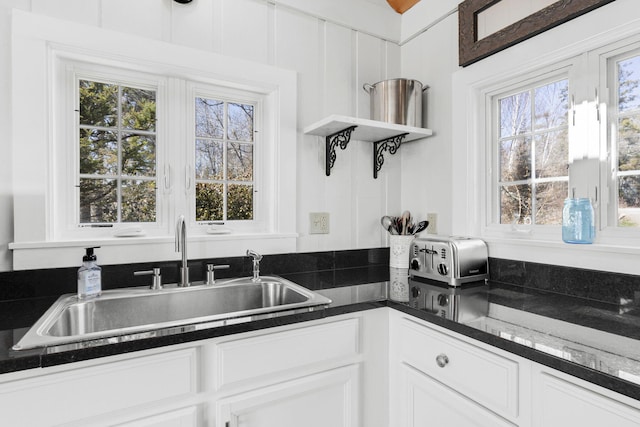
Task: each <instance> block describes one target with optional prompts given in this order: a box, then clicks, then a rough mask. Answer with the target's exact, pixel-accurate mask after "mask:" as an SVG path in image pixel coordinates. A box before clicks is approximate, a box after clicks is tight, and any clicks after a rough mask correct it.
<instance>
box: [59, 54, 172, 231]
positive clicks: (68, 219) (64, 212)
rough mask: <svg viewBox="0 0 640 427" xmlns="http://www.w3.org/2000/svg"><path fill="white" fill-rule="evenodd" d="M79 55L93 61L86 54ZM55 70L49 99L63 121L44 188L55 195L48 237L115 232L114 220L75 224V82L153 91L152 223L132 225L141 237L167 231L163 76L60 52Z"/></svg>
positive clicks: (76, 136) (76, 161)
mask: <svg viewBox="0 0 640 427" xmlns="http://www.w3.org/2000/svg"><path fill="white" fill-rule="evenodd" d="M83 59H84V60H92V59H91V58H83ZM94 61H95V59H94ZM54 68H55V71H56V76H59V77H56V84H55V85H54V86H53V97H52V99H53V100H55V101H54V102H55V104H54V108H53V118H54V121H55V122H56V123H60V124H63V125H61V126H59V127H58V129H59V133H58V134H57V135H56V137H55V138H54V141H53V142H54V144H55V145H54V153H55V166H54V168H53V170H52V174H53V179H52V180H51V182H50V189H49V191H50V192H51V193H52V194H53V195H54V197H52V200H51V210H52V216H53V218H52V221H53V227H52V230H51V231H52V240H64V239H92V238H109V237H110V236H111V235H112V234H113V232H114V231H115V230H118V229H119V228H120V225H119V224H115V225H114V226H113V227H91V226H90V225H88V226H79V212H78V204H79V189H76V190H75V191H70V189H72V188H76V185H77V184H78V164H79V158H78V155H79V151H78V147H79V144H80V142H79V135H78V128H77V117H78V114H79V112H78V111H79V107H80V106H79V104H78V103H79V92H78V82H79V80H94V81H103V82H110V83H115V84H120V85H124V86H134V87H141V88H147V89H153V90H155V91H156V108H157V110H156V182H157V185H158V191H157V192H156V194H157V199H156V206H157V211H156V222H154V223H137V224H136V225H137V226H138V227H140V229H141V230H143V231H144V234H145V235H148V236H162V235H166V230H168V219H169V218H168V210H167V208H166V205H167V204H168V203H169V200H167V196H168V194H167V192H165V191H163V188H162V187H161V185H162V183H163V181H164V176H163V168H161V165H164V164H165V163H166V159H167V152H166V142H165V141H164V139H165V138H166V134H167V126H166V123H167V113H166V110H165V108H164V107H165V105H166V93H165V92H166V78H164V77H162V76H157V75H151V74H148V73H140V72H135V71H132V70H127V69H123V68H114V67H107V66H104V65H97V64H96V63H95V62H94V63H91V62H85V61H82V62H81V61H78V60H77V59H73V58H69V57H66V56H65V55H57V58H56V60H55V66H54ZM70 112H74V113H75V114H72V113H70ZM123 226H127V224H123Z"/></svg>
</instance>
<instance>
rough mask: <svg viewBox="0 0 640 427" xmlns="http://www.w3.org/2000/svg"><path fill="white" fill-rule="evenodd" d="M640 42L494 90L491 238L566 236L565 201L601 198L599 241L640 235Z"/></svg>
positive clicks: (517, 79)
mask: <svg viewBox="0 0 640 427" xmlns="http://www.w3.org/2000/svg"><path fill="white" fill-rule="evenodd" d="M639 45H640V44H639V43H629V42H627V43H619V44H616V45H612V46H606V47H603V48H600V49H595V50H592V51H589V52H586V53H583V54H582V55H580V56H579V57H576V58H574V59H567V60H565V61H562V62H558V63H556V64H553V65H550V66H546V67H544V68H542V69H540V70H538V71H534V72H529V73H527V74H525V75H520V76H517V77H514V78H513V79H509V80H504V81H503V82H501V83H499V84H497V85H495V87H494V88H492V89H491V90H488V91H487V92H486V95H485V96H486V97H487V98H488V100H489V101H488V105H490V106H491V107H490V108H491V110H490V112H491V113H490V115H489V116H488V117H489V120H488V123H489V129H490V132H489V134H490V135H491V137H490V138H489V140H490V141H491V142H490V147H489V149H490V152H491V153H493V155H492V156H491V158H490V159H487V168H488V170H490V171H491V174H490V176H491V179H490V180H489V181H488V190H487V194H488V195H489V200H490V201H491V203H489V206H490V207H489V209H488V216H487V231H489V230H493V231H492V232H500V230H502V231H501V232H503V233H507V234H509V233H512V232H514V231H516V232H518V233H520V232H522V231H526V232H527V234H528V235H531V234H533V235H534V236H538V237H539V238H541V239H548V238H550V239H557V238H559V237H558V236H559V234H558V232H557V228H558V226H559V225H560V224H561V221H562V207H563V201H564V199H565V198H566V197H589V198H591V199H592V202H593V204H594V209H595V210H596V217H597V223H599V230H600V231H599V232H598V235H599V237H600V239H599V241H600V242H603V241H606V242H613V241H614V240H615V239H616V238H621V237H623V236H622V234H621V233H623V232H621V231H616V230H620V229H622V228H624V229H626V230H630V229H637V230H639V231H640V48H639ZM550 70H551V71H550ZM554 70H555V71H554ZM600 94H602V96H600ZM576 99H579V101H576ZM583 159H584V160H587V161H584V160H583ZM585 165H586V166H585ZM602 194H604V195H605V199H602V197H601V195H602ZM606 195H609V197H608V199H606ZM554 227H555V228H554ZM490 232H491V231H490ZM626 234H627V236H628V233H626ZM616 236H617V237H616ZM612 239H613V240H612Z"/></svg>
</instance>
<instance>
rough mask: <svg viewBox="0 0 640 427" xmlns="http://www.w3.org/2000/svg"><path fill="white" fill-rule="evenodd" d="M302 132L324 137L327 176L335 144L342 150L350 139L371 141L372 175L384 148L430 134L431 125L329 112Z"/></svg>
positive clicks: (392, 151)
mask: <svg viewBox="0 0 640 427" xmlns="http://www.w3.org/2000/svg"><path fill="white" fill-rule="evenodd" d="M304 133H305V134H309V135H317V136H323V137H325V143H326V174H327V176H329V175H330V174H331V168H332V167H333V164H334V162H335V160H336V145H339V146H340V148H341V149H343V150H344V149H345V148H347V144H349V141H351V139H355V140H357V141H368V142H373V177H374V178H377V177H378V171H380V168H381V167H382V164H383V163H384V155H383V153H384V151H388V152H389V153H390V154H395V153H396V151H398V148H400V145H401V144H403V143H406V142H409V141H414V140H416V139H421V138H426V137H429V136H431V135H433V132H432V131H431V129H424V128H417V127H413V126H404V125H398V124H395V123H386V122H379V121H377V120H368V119H359V118H356V117H349V116H340V115H331V116H328V117H326V118H324V119H322V120H320V121H318V122H316V123H314V124H312V125H310V126H307V127H306V128H305V129H304Z"/></svg>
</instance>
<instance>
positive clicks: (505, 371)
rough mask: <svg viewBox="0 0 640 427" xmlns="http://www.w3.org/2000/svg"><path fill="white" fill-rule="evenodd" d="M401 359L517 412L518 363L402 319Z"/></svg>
mask: <svg viewBox="0 0 640 427" xmlns="http://www.w3.org/2000/svg"><path fill="white" fill-rule="evenodd" d="M400 322H401V323H400V328H399V330H398V333H399V334H400V340H399V343H400V349H399V352H400V354H399V356H400V359H401V360H402V361H403V362H405V363H407V364H409V365H411V366H413V367H415V368H416V369H419V370H420V371H422V372H424V373H425V374H427V375H429V376H430V377H432V378H434V379H435V380H437V381H439V382H441V383H442V384H444V385H446V386H448V387H450V388H452V389H454V390H456V391H457V392H459V393H461V394H463V395H465V396H467V397H468V398H470V399H472V400H474V401H476V402H478V403H480V404H481V405H483V406H485V407H486V408H488V409H490V410H492V411H494V412H496V413H498V414H500V415H503V416H512V417H517V416H518V363H517V362H516V361H513V360H510V359H507V358H505V357H502V356H500V355H498V354H495V353H491V352H489V351H486V350H483V349H481V348H479V347H476V346H474V345H471V344H468V343H465V342H463V341H461V340H458V339H456V338H453V337H450V336H447V335H445V334H442V333H440V332H437V331H435V330H433V329H431V328H428V327H426V326H423V325H421V324H419V323H416V322H414V321H412V320H409V319H406V318H403V319H401V320H400Z"/></svg>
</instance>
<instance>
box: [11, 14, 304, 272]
mask: <svg viewBox="0 0 640 427" xmlns="http://www.w3.org/2000/svg"><path fill="white" fill-rule="evenodd" d="M11 28H12V49H13V52H14V55H13V58H12V99H13V120H12V129H13V135H12V151H13V159H14V161H13V164H14V165H17V166H16V167H15V168H14V170H13V182H14V191H15V197H14V242H13V243H10V245H9V248H10V249H11V250H12V251H13V268H14V269H15V270H21V269H29V268H51V267H67V266H75V265H78V263H79V260H81V256H82V253H84V250H83V249H82V248H84V247H88V246H101V249H100V250H98V259H99V262H100V263H102V264H118V263H131V262H152V261H163V260H174V259H175V260H177V259H178V258H179V256H180V255H179V254H177V253H175V250H174V230H175V227H174V225H175V218H176V217H177V215H179V214H183V213H185V212H183V210H184V209H183V208H182V207H177V206H176V205H175V204H173V205H171V204H170V203H165V205H167V206H168V207H167V208H166V212H159V215H162V224H161V226H160V227H158V230H157V231H158V234H157V235H153V234H152V233H149V234H148V235H147V236H145V237H136V238H126V239H125V238H115V237H113V236H111V235H110V233H109V230H100V229H92V230H89V231H90V234H92V235H91V236H90V237H86V234H85V236H64V237H62V236H61V235H60V233H61V228H60V224H59V223H56V222H55V221H54V220H53V218H55V210H56V209H57V207H58V206H59V202H60V201H59V200H58V199H57V197H58V196H59V193H56V191H55V190H54V188H56V185H57V184H58V183H59V179H60V178H58V177H57V176H56V173H55V171H58V170H61V169H60V168H64V167H67V166H68V162H70V161H71V159H69V158H68V157H67V158H62V159H61V158H60V157H59V156H57V155H56V154H57V152H56V150H57V147H58V146H59V145H60V144H62V142H63V139H64V138H65V137H66V136H65V133H67V132H68V131H69V129H68V128H67V126H68V124H64V123H65V122H64V121H59V119H60V117H61V114H62V115H63V116H64V114H63V113H62V112H61V110H60V104H63V105H64V104H65V103H66V105H67V106H68V105H73V102H72V100H71V98H72V95H69V94H68V93H67V94H65V95H64V96H63V95H61V93H60V92H59V91H57V90H56V88H59V85H61V84H62V85H63V86H64V84H65V83H68V82H65V79H67V78H68V74H67V73H66V72H65V70H64V67H62V68H63V70H62V72H61V69H60V67H61V64H62V63H65V61H66V63H69V62H70V61H71V62H74V61H75V62H76V63H79V64H80V63H90V64H94V66H96V67H98V68H100V67H103V69H109V68H111V69H114V70H119V69H125V70H127V71H128V72H131V73H133V74H135V73H139V75H144V74H147V75H160V76H168V77H167V78H166V81H165V82H164V83H163V84H165V83H166V88H163V90H165V89H166V93H167V96H171V95H172V94H174V93H175V92H176V91H177V92H180V91H185V90H186V89H185V86H186V84H185V83H184V81H186V80H189V81H193V82H199V83H201V84H204V85H216V86H220V87H225V88H228V89H230V90H235V91H242V92H250V93H255V94H260V96H262V98H263V101H262V102H263V105H264V108H263V109H264V114H263V123H262V130H263V132H262V136H261V137H262V138H263V140H268V141H270V142H269V143H268V144H264V145H265V148H264V152H263V153H262V154H261V155H262V156H263V159H262V161H264V163H265V164H266V165H268V167H265V169H264V170H263V171H261V173H262V177H261V182H260V189H261V191H262V192H263V196H262V197H264V198H265V200H267V201H268V206H266V207H265V209H264V227H263V228H262V230H260V231H256V230H238V231H237V232H233V233H230V234H224V235H214V234H207V233H202V232H200V233H198V232H197V230H196V229H197V227H194V224H193V223H190V229H189V253H188V255H189V258H190V259H196V258H207V257H218V256H238V255H244V253H245V252H246V250H247V249H248V248H252V249H255V250H257V251H258V252H262V253H283V252H294V251H295V249H296V238H297V233H296V212H295V209H292V207H293V206H295V192H296V184H295V181H296V180H295V177H296V168H295V160H296V138H297V129H296V122H297V120H296V98H297V93H296V88H297V82H296V73H295V72H293V71H289V70H284V69H279V68H276V67H272V66H268V65H264V64H259V63H253V62H250V61H246V60H241V59H236V58H232V57H226V56H222V55H218V54H215V53H211V52H205V51H201V50H196V49H192V48H188V47H184V46H179V45H174V44H170V43H166V42H162V41H158V40H152V39H146V38H143V37H139V36H135V35H131V34H125V33H119V32H113V31H108V30H103V29H100V28H97V27H88V26H85V25H82V24H76V23H72V22H68V21H62V20H58V19H55V18H49V17H45V16H39V15H36V14H31V13H28V12H23V11H20V10H14V11H12V26H11ZM78 34H82V37H78ZM95 46H100V51H99V52H97V51H96V49H95ZM139 46H144V47H145V48H144V49H140V48H139ZM133 74H132V75H133ZM174 76H179V79H184V80H182V81H180V80H179V79H178V78H175V77H174ZM27 100H28V101H27ZM161 114H162V115H163V116H162V117H161V116H159V117H158V122H159V126H162V123H161V121H162V120H163V118H164V120H169V119H170V120H172V121H173V120H175V121H179V122H181V123H183V124H184V123H186V116H187V114H188V111H187V109H185V108H183V106H176V105H169V106H168V108H167V110H166V111H164V112H162V113H161ZM174 129H175V127H174ZM183 129H184V128H183ZM61 138H62V139H61ZM167 138H169V139H170V140H179V139H180V138H182V139H183V138H185V133H184V132H183V133H182V134H181V135H177V134H175V132H168V135H167ZM74 139H75V137H74ZM181 151H182V153H180V154H179V156H180V157H181V158H182V162H183V163H182V164H184V161H185V156H186V154H185V150H181ZM164 155H166V158H167V159H168V158H170V156H171V155H173V154H172V153H164V154H163V156H164ZM165 164H166V163H165ZM20 165H29V167H20ZM168 169H172V168H168ZM165 170H166V169H165V165H164V164H162V163H161V162H160V161H159V162H158V173H159V178H160V177H161V175H160V174H161V173H165ZM167 173H168V176H169V177H170V180H171V186H172V187H171V190H172V191H173V190H174V189H175V191H178V190H177V188H185V187H184V183H185V179H186V177H185V173H184V171H177V170H171V171H169V172H167ZM160 180H161V181H162V180H163V179H162V178H161V179H160ZM169 205H171V206H169ZM200 230H201V229H200Z"/></svg>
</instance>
